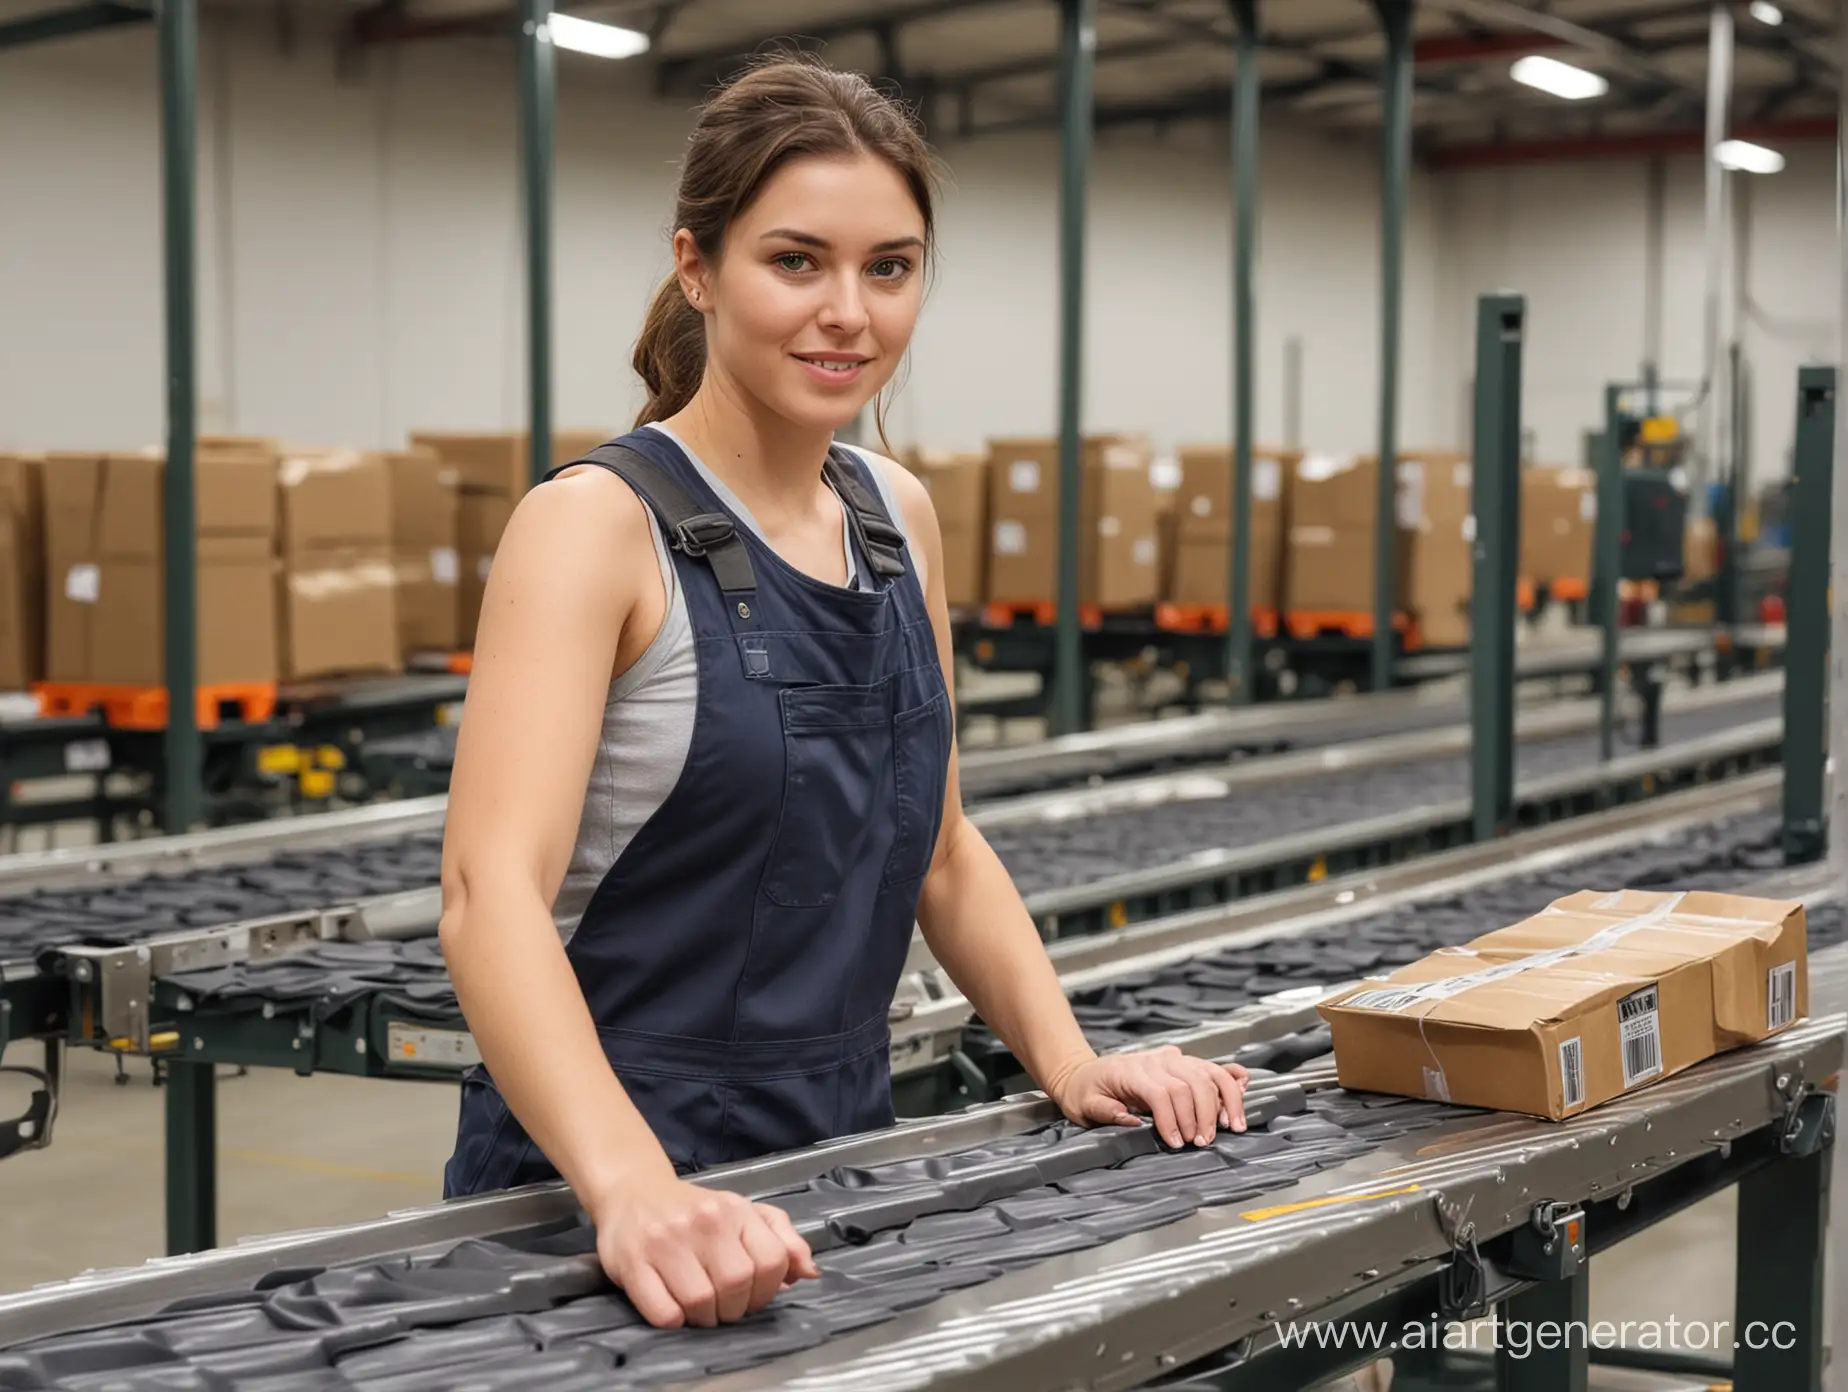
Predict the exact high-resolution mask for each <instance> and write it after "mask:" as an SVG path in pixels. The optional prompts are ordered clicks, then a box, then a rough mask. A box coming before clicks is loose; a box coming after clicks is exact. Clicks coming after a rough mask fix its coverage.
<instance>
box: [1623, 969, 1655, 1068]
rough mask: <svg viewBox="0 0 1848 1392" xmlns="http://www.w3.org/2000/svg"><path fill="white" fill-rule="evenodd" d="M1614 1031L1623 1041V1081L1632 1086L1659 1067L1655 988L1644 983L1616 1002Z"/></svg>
mask: <svg viewBox="0 0 1848 1392" xmlns="http://www.w3.org/2000/svg"><path fill="white" fill-rule="evenodd" d="M1617 1031H1618V1034H1619V1035H1620V1037H1621V1038H1622V1041H1623V1085H1624V1086H1625V1087H1627V1088H1630V1087H1635V1086H1636V1085H1637V1084H1638V1083H1640V1082H1642V1081H1643V1080H1644V1079H1645V1078H1653V1077H1655V1075H1656V1074H1658V1073H1660V1072H1661V1071H1662V1017H1661V1015H1660V1014H1659V1012H1658V1011H1657V1009H1656V988H1655V987H1653V986H1645V987H1644V988H1643V989H1642V990H1640V991H1636V992H1633V993H1632V994H1630V995H1627V996H1625V997H1624V998H1623V999H1622V1000H1620V1001H1618V1002H1617Z"/></svg>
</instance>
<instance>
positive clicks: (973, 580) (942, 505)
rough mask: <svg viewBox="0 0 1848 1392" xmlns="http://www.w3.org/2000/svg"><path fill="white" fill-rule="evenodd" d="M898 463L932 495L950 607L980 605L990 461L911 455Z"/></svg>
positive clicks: (973, 457)
mask: <svg viewBox="0 0 1848 1392" xmlns="http://www.w3.org/2000/svg"><path fill="white" fill-rule="evenodd" d="M902 462H903V463H904V465H905V467H906V468H907V469H909V470H911V472H912V473H914V474H916V475H917V477H918V480H919V481H920V482H921V483H922V484H923V485H924V487H925V489H926V490H927V491H928V492H929V493H930V501H931V506H932V507H934V508H935V509H936V512H937V527H938V530H939V531H940V532H941V533H942V534H943V588H944V592H945V594H946V595H947V597H948V600H949V605H950V607H951V608H952V609H965V608H969V607H971V606H973V605H977V604H980V603H981V602H982V599H983V596H984V595H985V594H986V592H987V591H986V584H987V579H988V574H987V571H988V456H987V455H986V454H959V453H951V452H949V451H945V450H930V449H909V450H906V451H904V459H903V461H902Z"/></svg>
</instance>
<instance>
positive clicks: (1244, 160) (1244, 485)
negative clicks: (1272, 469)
mask: <svg viewBox="0 0 1848 1392" xmlns="http://www.w3.org/2000/svg"><path fill="white" fill-rule="evenodd" d="M1229 3H1230V4H1231V7H1232V17H1233V19H1234V20H1235V21H1236V22H1237V24H1238V68H1237V74H1236V77H1235V79H1234V82H1233V90H1232V177H1233V182H1234V188H1233V194H1232V326H1233V327H1232V439H1233V442H1234V443H1233V463H1232V576H1231V587H1230V590H1229V592H1228V596H1227V600H1226V604H1227V608H1226V614H1227V623H1226V642H1227V650H1226V680H1227V682H1228V684H1229V687H1230V699H1231V701H1232V703H1233V704H1234V705H1242V704H1244V703H1245V702H1247V701H1250V700H1251V699H1252V696H1253V691H1252V681H1251V436H1252V428H1253V417H1254V416H1255V415H1256V412H1257V402H1256V400H1255V385H1254V382H1255V377H1256V367H1257V364H1256V362H1255V361H1254V359H1255V357H1256V349H1255V347H1254V346H1253V343H1254V339H1255V337H1256V335H1255V333H1254V324H1253V321H1254V320H1255V319H1256V317H1257V311H1256V306H1255V303H1254V299H1253V284H1252V282H1253V277H1254V275H1255V273H1256V265H1257V254H1258V248H1257V241H1258V96H1259V82H1260V79H1259V76H1258V0H1229Z"/></svg>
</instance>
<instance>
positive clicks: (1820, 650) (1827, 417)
mask: <svg viewBox="0 0 1848 1392" xmlns="http://www.w3.org/2000/svg"><path fill="white" fill-rule="evenodd" d="M1834 465H1835V369H1834V368H1832V367H1805V368H1800V369H1798V372H1797V448H1796V457H1795V470H1796V477H1795V479H1794V480H1793V482H1794V484H1795V488H1794V490H1793V493H1792V496H1791V499H1790V585H1789V594H1788V595H1787V596H1786V601H1785V622H1786V625H1787V628H1786V637H1785V640H1784V858H1785V860H1787V861H1790V862H1793V863H1795V862H1798V861H1810V860H1817V859H1820V858H1821V856H1822V855H1823V853H1824V852H1825V851H1826V850H1827V849H1828V831H1827V826H1828V823H1827V819H1826V817H1825V814H1824V811H1823V806H1824V802H1823V800H1824V799H1825V798H1826V797H1827V796H1828V790H1827V787H1826V781H1827V780H1826V778H1825V776H1824V764H1825V761H1824V753H1823V751H1824V735H1823V725H1824V718H1825V712H1826V710H1827V707H1828V699H1827V698H1828V690H1829V546H1830V541H1831V538H1830V535H1829V532H1830V525H1829V524H1830V515H1829V513H1830V506H1831V497H1832V494H1833V491H1834V484H1835V479H1834V474H1835V467H1834Z"/></svg>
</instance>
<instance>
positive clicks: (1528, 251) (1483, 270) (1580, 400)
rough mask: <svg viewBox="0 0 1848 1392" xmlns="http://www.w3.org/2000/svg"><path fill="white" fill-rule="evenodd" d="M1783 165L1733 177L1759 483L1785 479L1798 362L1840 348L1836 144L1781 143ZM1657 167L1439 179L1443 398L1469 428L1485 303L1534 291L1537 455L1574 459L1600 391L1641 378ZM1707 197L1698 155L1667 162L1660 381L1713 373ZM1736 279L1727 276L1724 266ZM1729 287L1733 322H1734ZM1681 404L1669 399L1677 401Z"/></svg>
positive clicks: (1592, 166)
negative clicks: (1707, 353)
mask: <svg viewBox="0 0 1848 1392" xmlns="http://www.w3.org/2000/svg"><path fill="white" fill-rule="evenodd" d="M1784 153H1785V155H1786V158H1787V160H1788V165H1787V167H1786V168H1785V170H1784V171H1783V172H1782V173H1780V174H1777V175H1772V176H1749V175H1736V176H1734V178H1733V186H1734V188H1735V190H1736V191H1737V195H1738V196H1739V197H1740V198H1741V200H1742V203H1741V206H1740V207H1739V208H1738V209H1737V210H1736V219H1737V221H1738V222H1739V223H1742V224H1743V227H1744V236H1743V239H1742V247H1743V251H1742V255H1741V258H1740V264H1741V267H1742V271H1743V279H1744V284H1745V287H1746V289H1747V291H1748V293H1749V295H1750V298H1751V300H1752V301H1753V302H1755V305H1756V307H1757V311H1758V312H1756V313H1753V314H1746V315H1740V316H1738V322H1739V325H1740V337H1741V344H1742V349H1743V353H1744V357H1745V360H1746V363H1747V365H1748V368H1749V371H1750V376H1751V378H1752V381H1753V392H1752V403H1751V405H1752V411H1751V416H1752V431H1751V435H1752V438H1751V444H1750V448H1751V452H1752V453H1751V458H1752V469H1753V473H1754V476H1755V477H1756V478H1757V479H1759V480H1766V479H1770V478H1773V477H1780V476H1782V475H1784V474H1786V473H1788V471H1789V460H1788V454H1789V449H1790V442H1791V434H1792V431H1793V428H1794V417H1795V402H1796V373H1797V368H1798V367H1799V366H1800V365H1802V364H1804V363H1813V362H1825V361H1832V360H1833V355H1834V353H1835V324H1836V317H1837V316H1836V312H1835V305H1836V284H1837V280H1836V276H1837V271H1836V264H1837V263H1836V252H1835V246H1836V241H1835V176H1834V150H1833V147H1832V146H1830V145H1828V144H1821V143H1810V144H1793V145H1790V146H1787V147H1785V148H1784ZM1648 181H1649V170H1648V166H1647V165H1646V164H1645V163H1644V162H1643V161H1640V160H1623V161H1584V162H1576V163H1564V164H1557V165H1549V166H1544V167H1532V166H1529V167H1518V168H1509V169H1488V170H1472V171H1467V172H1457V173H1450V174H1444V175H1441V176H1439V177H1438V179H1437V184H1438V191H1437V195H1436V197H1437V203H1438V205H1439V210H1440V211H1439V215H1438V218H1437V227H1438V236H1439V240H1440V249H1439V258H1440V262H1441V264H1442V265H1443V267H1444V271H1445V274H1444V278H1443V282H1442V287H1441V289H1440V292H1439V306H1438V316H1439V326H1440V332H1439V334H1438V342H1439V344H1440V347H1441V350H1442V351H1441V352H1440V355H1439V358H1438V360H1437V361H1436V363H1435V364H1434V375H1435V376H1436V377H1437V378H1438V379H1439V387H1438V390H1439V393H1440V395H1444V396H1447V397H1448V405H1447V408H1446V409H1447V410H1448V413H1449V414H1448V415H1447V416H1446V417H1445V419H1446V420H1447V421H1448V422H1450V423H1451V427H1450V428H1451V430H1452V433H1456V432H1458V431H1460V430H1461V429H1462V428H1463V422H1464V421H1465V420H1466V417H1465V416H1464V414H1463V412H1464V409H1465V401H1466V392H1467V384H1468V381H1469V377H1470V375H1471V362H1472V358H1471V353H1472V351H1473V349H1472V344H1471V335H1472V334H1473V332H1474V315H1475V297H1476V296H1477V295H1478V294H1480V293H1483V292H1486V291H1490V290H1494V289H1498V288H1505V289H1512V290H1518V291H1520V292H1522V293H1523V294H1525V295H1526V296H1527V323H1528V336H1527V343H1526V349H1525V354H1526V356H1525V361H1524V375H1525V396H1524V402H1523V407H1524V416H1525V420H1526V423H1527V424H1528V425H1529V426H1531V427H1532V429H1533V432H1534V436H1535V440H1534V444H1535V453H1536V456H1537V457H1538V458H1540V459H1543V460H1549V461H1554V462H1562V463H1576V462H1578V461H1579V459H1580V458H1581V454H1582V432H1583V431H1585V430H1588V429H1596V428H1598V427H1599V425H1600V424H1601V421H1600V416H1601V413H1602V411H1603V388H1604V385H1605V383H1607V382H1611V381H1635V380H1637V379H1638V377H1639V375H1640V372H1641V367H1642V363H1643V360H1644V357H1645V352H1646V344H1647V342H1648V336H1647V330H1646V325H1645V319H1646V312H1645V303H1646V292H1645V288H1644V287H1645V277H1646V267H1647V261H1648V250H1647V249H1648V241H1649V237H1648V212H1647V206H1648V194H1647V188H1648ZM1704 216H1705V192H1704V186H1703V182H1702V169H1701V162H1700V159H1699V157H1698V156H1697V155H1687V156H1677V157H1675V158H1672V159H1670V160H1669V161H1668V163H1667V167H1666V185H1665V200H1664V221H1663V248H1662V250H1663V258H1662V285H1663V305H1662V312H1661V323H1660V329H1659V332H1660V342H1661V346H1662V360H1661V372H1662V376H1663V377H1664V378H1665V379H1678V380H1682V381H1687V382H1695V381H1698V380H1699V379H1700V377H1701V374H1702V370H1703V361H1704V359H1703V346H1702V345H1703V340H1702V334H1703V332H1704V330H1703V323H1704V317H1703V316H1704V296H1705V285H1706V249H1705V232H1704ZM1727 274H1728V279H1729V281H1730V280H1731V279H1732V278H1733V272H1732V269H1731V267H1730V266H1729V268H1728V272H1727ZM1734 317H1735V309H1734V303H1733V298H1732V294H1731V290H1730V288H1729V289H1728V290H1727V292H1726V293H1725V294H1724V295H1723V323H1725V324H1727V325H1730V324H1732V323H1733V322H1734ZM1675 400H1676V397H1675V395H1674V394H1666V395H1665V401H1666V402H1667V403H1668V404H1670V405H1672V404H1673V403H1674V401H1675Z"/></svg>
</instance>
